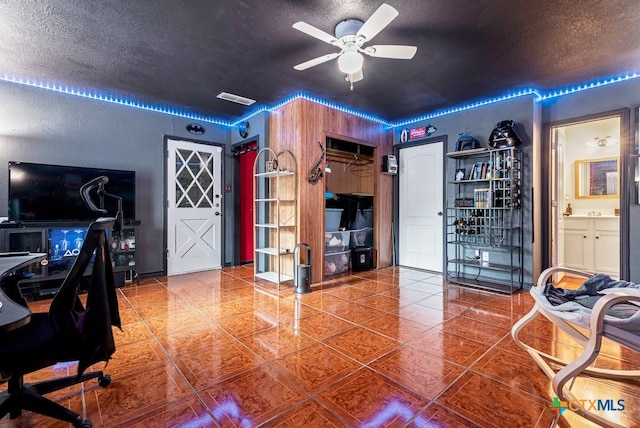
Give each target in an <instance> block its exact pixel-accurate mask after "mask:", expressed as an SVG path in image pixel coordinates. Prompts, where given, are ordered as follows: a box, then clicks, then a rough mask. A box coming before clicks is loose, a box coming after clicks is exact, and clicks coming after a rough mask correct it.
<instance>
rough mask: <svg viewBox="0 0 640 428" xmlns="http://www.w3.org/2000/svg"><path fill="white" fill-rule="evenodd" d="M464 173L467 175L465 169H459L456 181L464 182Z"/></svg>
mask: <svg viewBox="0 0 640 428" xmlns="http://www.w3.org/2000/svg"><path fill="white" fill-rule="evenodd" d="M464 173H465V169H464V168H458V169H456V175H455V180H456V181H462V180H464Z"/></svg>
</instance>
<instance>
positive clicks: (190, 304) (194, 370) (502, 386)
mask: <svg viewBox="0 0 640 428" xmlns="http://www.w3.org/2000/svg"><path fill="white" fill-rule="evenodd" d="M118 294H119V302H120V313H121V316H122V320H123V323H124V325H123V331H122V332H121V331H119V330H117V329H116V343H117V350H116V353H115V354H114V356H113V359H112V360H111V361H110V362H109V364H108V366H107V367H106V369H105V371H106V372H108V373H109V374H110V375H111V376H112V378H113V381H112V383H111V385H110V386H109V387H107V388H100V387H98V386H97V385H96V384H95V382H87V383H86V384H85V406H86V411H87V415H88V417H89V418H90V419H91V420H92V421H93V426H94V427H120V426H122V427H145V428H152V427H215V426H223V427H254V426H268V427H291V426H300V427H435V426H437V427H476V426H484V427H548V426H550V425H551V423H552V422H553V420H554V417H555V416H556V414H557V410H556V409H553V408H550V407H549V405H550V404H551V402H552V397H553V392H552V389H551V385H550V383H549V381H548V380H547V378H546V377H545V376H544V375H543V373H542V372H541V370H540V369H539V368H538V366H537V365H536V364H535V363H534V362H533V361H532V359H531V358H530V357H529V356H528V354H526V353H525V352H524V351H522V350H520V348H518V347H517V346H516V345H515V343H514V342H513V340H512V339H511V337H510V335H509V331H510V328H511V326H512V325H513V323H514V322H515V321H517V320H518V319H519V318H520V317H521V316H522V315H523V314H525V313H526V312H528V311H529V310H530V309H531V307H532V299H531V298H530V297H529V295H528V293H526V292H519V293H516V294H515V295H513V296H505V295H502V294H496V293H492V292H488V291H481V290H476V289H471V288H465V287H461V286H458V285H455V284H447V283H446V282H445V281H443V278H442V276H440V275H436V274H433V273H427V272H422V271H416V270H411V269H406V268H397V267H396V268H387V269H382V270H378V271H369V272H362V273H358V274H353V275H349V276H341V277H338V278H334V279H332V280H330V281H327V282H325V283H322V284H317V285H314V286H313V292H312V293H310V294H295V293H293V291H292V288H290V287H283V288H282V289H281V290H280V291H279V292H278V291H277V290H276V289H275V288H274V287H273V286H272V285H270V284H265V283H259V284H256V283H254V282H253V270H252V267H251V266H243V267H238V268H229V269H224V270H222V271H211V272H202V273H195V274H189V275H180V276H173V277H163V278H155V279H146V280H143V281H141V283H140V285H139V286H136V285H127V286H126V287H124V288H121V289H119V290H118ZM47 305H48V301H37V302H32V309H33V310H35V311H37V310H46V309H47ZM525 333H526V337H527V338H528V339H530V340H531V342H532V343H534V342H535V343H536V344H537V345H538V346H542V347H546V348H548V349H549V350H550V351H551V350H553V351H554V352H559V353H561V354H563V355H565V356H567V357H568V356H571V355H574V354H576V352H577V350H576V348H574V347H573V346H571V345H570V344H569V343H568V341H567V340H566V336H565V335H564V334H563V333H562V332H559V331H557V330H556V329H554V328H553V327H551V326H550V324H549V323H548V322H546V321H543V320H540V321H536V322H535V323H534V327H532V328H531V329H529V330H526V331H525ZM604 353H606V354H607V356H606V357H604V358H603V360H606V362H607V363H608V364H611V365H612V366H621V365H625V364H626V365H632V366H633V365H635V366H636V367H637V365H638V363H639V362H640V359H639V358H638V357H637V356H634V355H629V354H628V353H624V352H622V350H620V349H619V348H618V347H616V346H615V345H610V346H608V347H607V348H606V349H605V350H604ZM98 368H100V367H98ZM74 369H75V367H74V365H59V366H56V367H53V368H50V369H46V370H43V371H41V372H38V373H36V374H34V375H33V376H32V379H38V378H42V377H48V376H51V375H52V372H53V373H56V374H58V373H59V374H66V373H67V372H73V371H74ZM575 387H576V388H579V390H580V391H583V394H584V395H585V397H590V398H615V399H619V398H622V399H624V400H625V404H626V408H625V411H624V412H614V413H615V414H614V415H613V418H614V419H615V420H616V421H617V422H618V423H620V424H622V425H626V426H634V425H635V426H638V425H637V424H639V422H638V421H639V420H640V406H638V404H639V403H640V383H629V382H627V383H620V382H613V381H606V382H605V381H596V380H593V379H579V380H578V381H577V382H576V386H575ZM53 397H55V399H56V400H58V401H59V402H61V403H63V404H65V405H67V406H70V407H72V408H73V409H74V410H76V411H82V410H81V409H82V399H81V393H80V388H79V387H74V388H69V389H68V390H65V391H61V392H57V393H55V394H53ZM608 413H612V412H608ZM35 426H37V427H62V426H67V425H66V424H64V423H60V422H56V421H53V420H51V419H48V418H44V417H41V416H38V415H34V414H31V413H29V412H24V414H23V416H21V417H20V418H18V419H15V420H9V419H8V418H7V417H5V418H4V419H2V420H0V428H2V427H35ZM559 426H563V427H566V426H579V427H582V426H593V425H590V424H588V423H586V422H585V421H584V420H583V419H581V418H579V417H577V416H576V415H575V414H572V413H571V412H570V411H567V412H565V414H564V415H563V418H561V420H560V423H559Z"/></svg>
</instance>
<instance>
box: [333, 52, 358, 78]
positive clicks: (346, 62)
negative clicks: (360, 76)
mask: <svg viewBox="0 0 640 428" xmlns="http://www.w3.org/2000/svg"><path fill="white" fill-rule="evenodd" d="M363 62H364V57H363V56H362V54H361V53H360V52H357V51H350V52H345V53H343V54H342V55H340V57H339V58H338V67H339V68H340V71H342V72H343V73H346V74H352V73H357V72H358V71H360V70H362V64H363Z"/></svg>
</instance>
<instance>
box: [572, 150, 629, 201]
mask: <svg viewBox="0 0 640 428" xmlns="http://www.w3.org/2000/svg"><path fill="white" fill-rule="evenodd" d="M618 164H619V162H618V158H617V157H613V158H600V159H585V160H576V173H575V181H576V199H589V198H617V197H618V196H619V187H620V184H619V180H618V176H619V170H618Z"/></svg>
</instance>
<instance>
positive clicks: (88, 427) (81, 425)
mask: <svg viewBox="0 0 640 428" xmlns="http://www.w3.org/2000/svg"><path fill="white" fill-rule="evenodd" d="M73 426H75V427H76V428H93V424H92V423H91V421H90V420H89V419H85V420H84V421H78V422H77V423H75V424H73Z"/></svg>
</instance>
